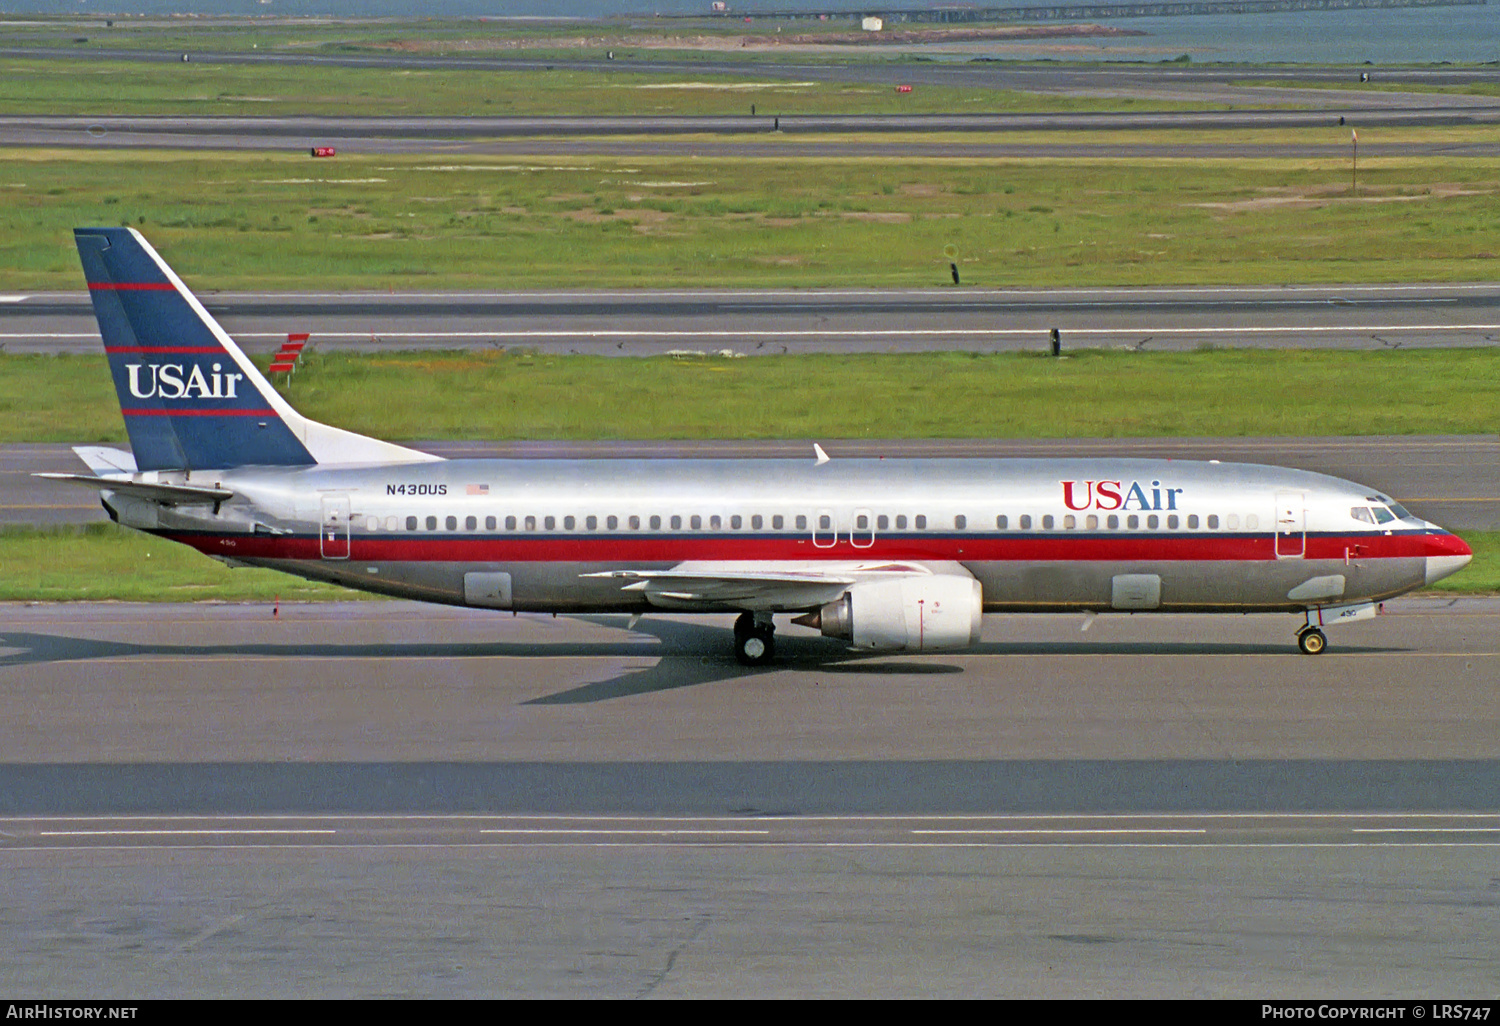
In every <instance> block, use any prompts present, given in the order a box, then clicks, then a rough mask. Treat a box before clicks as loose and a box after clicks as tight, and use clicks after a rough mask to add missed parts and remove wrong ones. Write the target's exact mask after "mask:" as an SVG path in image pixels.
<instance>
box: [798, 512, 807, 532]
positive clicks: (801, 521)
mask: <svg viewBox="0 0 1500 1026" xmlns="http://www.w3.org/2000/svg"><path fill="white" fill-rule="evenodd" d="M797 530H799V531H805V530H807V517H806V516H805V515H804V514H802V513H798V514H797Z"/></svg>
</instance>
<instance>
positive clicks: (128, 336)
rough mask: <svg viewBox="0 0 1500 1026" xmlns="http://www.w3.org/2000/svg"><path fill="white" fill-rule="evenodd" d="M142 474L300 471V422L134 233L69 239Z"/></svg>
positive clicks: (112, 231) (304, 455)
mask: <svg viewBox="0 0 1500 1026" xmlns="http://www.w3.org/2000/svg"><path fill="white" fill-rule="evenodd" d="M73 236H74V239H75V241H76V242H77V243H78V255H79V257H80V258H81V259H82V261H83V273H84V276H85V277H86V278H87V279H88V283H89V296H90V298H91V299H92V300H93V302H94V314H95V316H97V317H98V319H99V333H100V334H101V335H102V336H103V337H104V351H105V353H107V354H108V356H109V369H110V372H111V373H112V374H113V375H114V379H115V389H116V390H117V391H118V392H119V395H120V412H121V413H122V414H124V415H125V429H126V430H127V431H128V432H129V434H130V447H131V448H132V449H133V450H135V461H136V465H137V466H138V467H139V468H140V469H141V470H212V469H221V468H225V467H237V466H246V465H270V466H305V465H308V464H312V463H316V462H318V461H317V460H315V459H314V458H313V456H312V454H311V453H310V452H308V449H307V447H306V446H305V445H303V443H302V441H301V440H299V438H298V434H299V433H300V432H297V433H294V431H293V429H292V427H290V426H289V425H288V424H287V419H288V417H291V418H294V419H296V420H301V418H300V417H298V416H297V414H296V413H295V412H294V411H293V410H292V409H291V407H289V406H288V405H287V404H286V401H285V400H283V399H282V398H281V396H280V395H278V394H277V393H276V391H275V389H273V388H271V386H270V383H269V382H267V381H266V380H265V378H264V377H262V376H261V374H260V372H259V371H257V370H256V369H255V367H254V365H253V364H251V363H250V361H249V360H248V359H247V358H246V357H245V354H244V353H243V352H241V351H240V348H239V346H237V345H235V344H234V342H233V341H232V340H231V339H230V338H229V336H228V335H226V334H225V333H224V329H223V328H221V327H219V325H218V323H217V322H216V321H215V320H214V319H213V317H212V316H210V315H209V313H208V311H206V310H204V309H203V307H202V305H201V304H200V303H199V302H198V300H197V299H196V298H195V297H194V296H193V294H192V293H191V292H189V291H188V289H187V286H185V285H184V284H183V283H182V280H181V279H180V278H178V277H177V275H175V274H173V273H172V269H171V268H170V267H168V266H167V265H166V263H165V261H163V260H162V258H161V257H160V256H158V255H157V253H156V250H154V249H152V248H151V245H150V244H149V243H148V242H146V240H145V239H143V238H141V236H140V235H139V234H137V233H136V231H135V230H134V229H132V228H78V229H75V230H74V232H73Z"/></svg>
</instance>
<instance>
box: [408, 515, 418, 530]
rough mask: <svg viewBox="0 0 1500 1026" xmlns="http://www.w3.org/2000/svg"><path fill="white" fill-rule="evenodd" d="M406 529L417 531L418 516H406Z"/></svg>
mask: <svg viewBox="0 0 1500 1026" xmlns="http://www.w3.org/2000/svg"><path fill="white" fill-rule="evenodd" d="M406 529H407V530H408V531H415V530H416V529H417V518H416V517H407V518H406Z"/></svg>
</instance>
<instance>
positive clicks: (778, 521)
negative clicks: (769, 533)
mask: <svg viewBox="0 0 1500 1026" xmlns="http://www.w3.org/2000/svg"><path fill="white" fill-rule="evenodd" d="M784 524H786V517H784V516H782V515H781V514H780V513H777V514H775V515H773V516H772V517H771V530H773V531H779V530H781V528H782V526H783V525H784Z"/></svg>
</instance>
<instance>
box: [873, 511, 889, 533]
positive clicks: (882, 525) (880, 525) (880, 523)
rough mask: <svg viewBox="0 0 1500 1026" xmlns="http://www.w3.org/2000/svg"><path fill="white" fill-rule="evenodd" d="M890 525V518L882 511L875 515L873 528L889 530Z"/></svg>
mask: <svg viewBox="0 0 1500 1026" xmlns="http://www.w3.org/2000/svg"><path fill="white" fill-rule="evenodd" d="M890 526H891V518H890V517H888V516H886V515H885V514H884V513H881V514H880V515H879V516H877V517H876V518H875V529H876V530H877V531H886V530H889V529H890Z"/></svg>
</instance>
